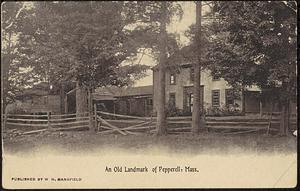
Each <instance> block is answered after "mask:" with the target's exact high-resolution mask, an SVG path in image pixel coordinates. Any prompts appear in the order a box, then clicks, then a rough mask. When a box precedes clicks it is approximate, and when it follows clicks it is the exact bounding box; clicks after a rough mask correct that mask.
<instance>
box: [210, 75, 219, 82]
mask: <svg viewBox="0 0 300 191" xmlns="http://www.w3.org/2000/svg"><path fill="white" fill-rule="evenodd" d="M220 78H221V77H220V74H213V75H212V80H213V81H218V80H220Z"/></svg>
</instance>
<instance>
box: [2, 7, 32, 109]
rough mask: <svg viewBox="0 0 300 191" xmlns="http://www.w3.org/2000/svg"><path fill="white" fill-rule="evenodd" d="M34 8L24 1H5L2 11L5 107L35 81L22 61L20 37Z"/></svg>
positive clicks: (3, 97) (3, 92)
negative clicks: (24, 24)
mask: <svg viewBox="0 0 300 191" xmlns="http://www.w3.org/2000/svg"><path fill="white" fill-rule="evenodd" d="M30 14H32V9H30V8H28V3H24V2H3V3H2V11H1V16H2V19H1V25H2V26H1V39H2V42H1V45H2V49H1V77H2V79H1V80H2V82H3V84H2V85H3V87H2V92H1V93H2V99H3V102H2V103H3V104H4V107H5V105H6V104H7V103H12V102H13V101H14V97H15V95H16V93H18V92H20V91H21V90H22V89H23V88H24V87H26V86H28V85H32V84H33V83H34V82H35V78H34V76H33V75H32V74H31V73H30V70H27V68H28V67H27V65H26V64H25V63H23V62H22V60H23V59H22V57H23V56H24V55H23V54H21V52H20V46H21V43H20V42H19V41H18V39H19V37H20V36H22V35H23V34H24V33H23V32H24V27H23V23H26V22H27V21H28V17H29V15H30Z"/></svg>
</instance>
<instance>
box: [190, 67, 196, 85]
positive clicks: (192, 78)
mask: <svg viewBox="0 0 300 191" xmlns="http://www.w3.org/2000/svg"><path fill="white" fill-rule="evenodd" d="M194 75H195V72H194V68H191V69H190V82H194Z"/></svg>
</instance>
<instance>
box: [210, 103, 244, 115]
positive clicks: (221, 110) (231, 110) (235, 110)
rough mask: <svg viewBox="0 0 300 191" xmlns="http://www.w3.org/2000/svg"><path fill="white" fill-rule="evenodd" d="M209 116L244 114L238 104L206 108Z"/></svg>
mask: <svg viewBox="0 0 300 191" xmlns="http://www.w3.org/2000/svg"><path fill="white" fill-rule="evenodd" d="M205 114H206V115H207V116H233V115H242V112H241V110H240V108H239V105H238V104H234V105H222V106H221V107H208V108H206V109H205Z"/></svg>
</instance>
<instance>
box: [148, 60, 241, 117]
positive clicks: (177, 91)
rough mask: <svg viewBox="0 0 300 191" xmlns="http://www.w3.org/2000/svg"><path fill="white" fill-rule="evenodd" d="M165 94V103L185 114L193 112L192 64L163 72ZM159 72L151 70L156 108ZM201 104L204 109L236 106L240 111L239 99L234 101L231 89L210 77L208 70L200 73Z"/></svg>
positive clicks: (226, 84) (154, 69) (155, 69)
mask: <svg viewBox="0 0 300 191" xmlns="http://www.w3.org/2000/svg"><path fill="white" fill-rule="evenodd" d="M165 74H166V81H165V84H166V85H165V87H166V88H165V94H166V103H169V102H170V101H171V102H173V103H174V104H175V106H176V108H177V109H179V110H182V111H183V112H185V113H191V112H192V110H193V79H194V71H193V67H192V64H189V63H186V64H181V65H180V66H179V69H177V70H172V69H169V68H168V67H167V68H166V71H165ZM158 75H159V72H158V68H157V67H154V68H153V90H154V92H153V105H154V108H156V107H157V104H158V103H157V101H156V100H157V97H158V96H159V92H158V85H159V76H158ZM200 87H201V90H200V96H201V98H200V99H201V103H202V104H203V107H204V109H206V110H207V109H209V108H220V107H225V106H236V107H238V108H240V109H242V104H241V99H235V98H234V96H233V89H232V88H231V87H230V86H229V85H228V83H227V82H226V81H225V80H224V79H223V78H220V77H218V76H212V75H211V73H210V71H209V70H204V71H202V72H201V86H200Z"/></svg>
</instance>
